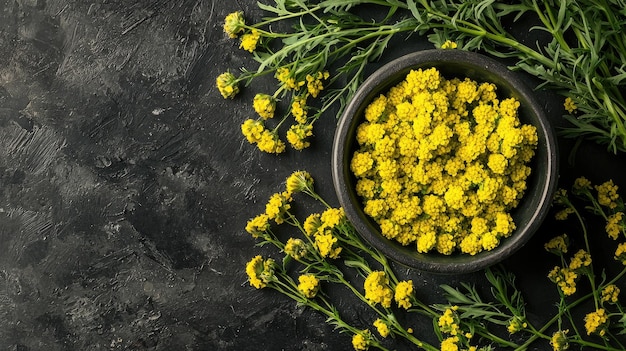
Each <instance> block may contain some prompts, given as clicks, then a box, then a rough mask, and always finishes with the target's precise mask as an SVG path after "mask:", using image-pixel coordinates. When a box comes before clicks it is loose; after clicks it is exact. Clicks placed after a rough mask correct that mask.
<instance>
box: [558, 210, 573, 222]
mask: <svg viewBox="0 0 626 351" xmlns="http://www.w3.org/2000/svg"><path fill="white" fill-rule="evenodd" d="M573 213H574V209H573V208H571V207H566V208H564V209H562V210H560V211H559V212H557V213H556V214H555V215H554V219H556V220H557V221H564V220H566V219H567V217H569V215H571V214H573Z"/></svg>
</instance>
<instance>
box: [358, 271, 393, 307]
mask: <svg viewBox="0 0 626 351" xmlns="http://www.w3.org/2000/svg"><path fill="white" fill-rule="evenodd" d="M364 288H365V298H366V299H367V300H368V301H369V302H370V303H371V304H372V305H375V304H377V303H380V304H381V305H382V306H383V307H385V308H388V307H390V306H391V299H392V298H393V291H391V288H390V287H389V279H387V276H386V275H385V272H382V271H373V272H372V273H370V274H369V275H368V276H367V278H365V283H364Z"/></svg>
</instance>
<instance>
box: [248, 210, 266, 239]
mask: <svg viewBox="0 0 626 351" xmlns="http://www.w3.org/2000/svg"><path fill="white" fill-rule="evenodd" d="M269 221H270V217H269V216H268V215H267V214H265V213H262V214H260V215H258V216H256V217H254V218H253V219H251V220H249V221H248V223H247V224H246V231H247V232H248V233H250V235H252V236H253V237H255V238H258V237H259V236H263V234H265V232H266V231H267V230H269V229H270V222H269Z"/></svg>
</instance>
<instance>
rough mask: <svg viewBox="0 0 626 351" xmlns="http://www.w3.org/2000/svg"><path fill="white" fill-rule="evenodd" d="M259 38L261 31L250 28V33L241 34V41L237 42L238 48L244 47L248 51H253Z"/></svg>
mask: <svg viewBox="0 0 626 351" xmlns="http://www.w3.org/2000/svg"><path fill="white" fill-rule="evenodd" d="M260 39H261V32H259V31H258V30H257V29H252V30H251V31H250V33H246V34H244V35H242V36H241V43H240V44H239V48H241V49H244V50H246V51H248V52H254V50H256V46H257V44H258V43H259V40H260Z"/></svg>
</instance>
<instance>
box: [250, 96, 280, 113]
mask: <svg viewBox="0 0 626 351" xmlns="http://www.w3.org/2000/svg"><path fill="white" fill-rule="evenodd" d="M252 107H254V111H256V113H258V114H259V116H261V118H263V119H269V118H273V117H274V112H276V99H274V97H273V96H271V95H267V94H262V93H259V94H256V95H255V96H254V100H252Z"/></svg>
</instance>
